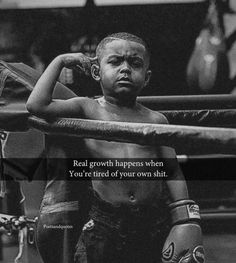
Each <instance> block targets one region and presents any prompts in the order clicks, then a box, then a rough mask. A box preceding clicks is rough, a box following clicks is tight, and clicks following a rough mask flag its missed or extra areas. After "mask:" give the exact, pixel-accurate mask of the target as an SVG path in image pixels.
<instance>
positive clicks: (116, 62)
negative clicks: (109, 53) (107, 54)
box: [108, 58, 120, 65]
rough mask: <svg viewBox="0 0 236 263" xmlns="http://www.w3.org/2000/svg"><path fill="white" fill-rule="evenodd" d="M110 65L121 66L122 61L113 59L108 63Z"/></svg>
mask: <svg viewBox="0 0 236 263" xmlns="http://www.w3.org/2000/svg"><path fill="white" fill-rule="evenodd" d="M108 63H110V64H112V65H119V64H120V59H117V58H116V59H111V60H109V61H108Z"/></svg>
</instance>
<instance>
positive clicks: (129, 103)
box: [104, 95, 136, 108]
mask: <svg viewBox="0 0 236 263" xmlns="http://www.w3.org/2000/svg"><path fill="white" fill-rule="evenodd" d="M104 101H105V102H107V103H109V104H112V105H114V106H118V107H127V108H134V107H136V97H135V98H129V99H118V98H114V97H111V96H107V95H104Z"/></svg>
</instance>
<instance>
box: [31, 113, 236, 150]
mask: <svg viewBox="0 0 236 263" xmlns="http://www.w3.org/2000/svg"><path fill="white" fill-rule="evenodd" d="M29 125H30V126H31V127H33V128H36V129H38V130H41V131H42V132H44V133H50V134H54V135H55V134H57V135H66V136H78V137H83V138H93V139H99V140H107V141H119V142H129V143H136V144H141V145H155V144H156V145H162V146H164V145H165V146H171V147H174V148H175V149H176V151H177V152H178V153H185V154H211V153H221V154H235V153H236V129H230V128H209V127H207V128H206V127H195V126H181V125H163V124H149V123H125V122H114V121H100V120H86V119H72V118H71V119H67V118H62V119H57V120H55V121H53V122H47V121H46V120H44V119H40V118H37V117H34V116H31V117H29Z"/></svg>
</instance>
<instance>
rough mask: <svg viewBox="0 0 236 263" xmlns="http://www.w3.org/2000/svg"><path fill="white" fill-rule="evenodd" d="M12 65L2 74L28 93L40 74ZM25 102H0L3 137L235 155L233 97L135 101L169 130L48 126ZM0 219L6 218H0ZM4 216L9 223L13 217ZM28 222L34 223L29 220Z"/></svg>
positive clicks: (104, 124) (94, 123)
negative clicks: (39, 136)
mask: <svg viewBox="0 0 236 263" xmlns="http://www.w3.org/2000/svg"><path fill="white" fill-rule="evenodd" d="M11 66H12V65H9V64H7V65H6V64H5V65H4V70H5V72H7V73H8V75H7V77H9V76H14V77H15V79H14V80H15V81H16V82H17V81H19V83H21V84H23V85H24V86H25V87H26V89H28V93H27V94H29V93H30V90H31V89H32V88H33V86H34V84H35V81H36V80H37V78H38V75H37V74H36V72H34V71H32V70H31V69H27V70H29V75H30V76H31V78H29V75H27V74H25V75H23V74H22V72H21V71H20V70H21V69H20V70H19V68H18V65H17V64H14V65H13V66H14V67H16V68H14V67H11ZM15 69H17V70H15ZM24 70H25V68H24ZM24 70H23V71H24ZM2 72H3V71H2ZM32 72H33V75H32ZM24 73H25V72H24ZM16 76H17V78H16ZM32 76H33V78H32ZM5 80H6V79H5ZM1 85H2V86H1V88H2V90H3V89H4V85H5V84H4V83H1ZM58 90H59V91H60V90H65V91H66V92H65V93H64V94H63V95H62V96H61V97H63V96H64V98H69V97H73V96H74V94H72V93H71V94H70V92H67V89H66V88H65V87H64V86H62V85H59V87H58ZM59 97H60V96H59ZM25 101H26V98H24V99H23V100H22V101H17V100H9V101H7V100H6V98H4V97H3V99H2V100H0V108H1V112H0V130H2V131H1V134H5V133H6V132H22V133H24V132H26V131H28V130H31V129H36V130H38V131H40V132H41V133H43V134H50V135H56V136H57V135H58V136H68V137H70V138H72V139H73V138H93V139H98V140H106V141H116V142H127V143H136V144H141V145H162V146H164V145H165V146H171V147H173V148H175V149H176V152H177V154H181V155H182V154H184V155H202V154H223V155H231V156H234V155H235V153H236V129H235V127H236V110H235V109H236V96H232V95H205V96H164V97H139V98H138V101H139V102H140V103H142V104H144V105H145V106H147V107H149V108H151V109H153V110H159V111H160V112H162V113H163V114H164V115H165V116H166V117H167V119H168V120H169V122H170V124H168V125H161V124H148V123H124V122H113V121H100V120H99V121H98V120H85V119H72V118H70V119H67V118H62V119H55V120H53V121H48V120H44V119H40V118H37V117H35V116H31V115H30V114H29V113H28V112H27V110H26V108H25ZM6 120H7V121H6ZM2 139H4V136H3V137H2ZM0 216H1V217H3V216H4V215H1V214H0ZM5 216H6V218H7V219H8V220H11V218H12V217H11V216H7V215H5ZM201 217H202V219H203V221H208V220H212V219H213V220H221V219H222V218H224V219H226V220H227V219H229V220H231V219H235V218H236V210H232V211H230V212H226V211H223V212H220V211H218V212H213V211H205V212H204V211H202V213H201ZM25 220H26V219H25ZM26 221H27V220H26ZM26 221H25V222H26ZM30 222H31V223H32V221H30ZM0 226H1V225H0ZM2 226H3V225H2Z"/></svg>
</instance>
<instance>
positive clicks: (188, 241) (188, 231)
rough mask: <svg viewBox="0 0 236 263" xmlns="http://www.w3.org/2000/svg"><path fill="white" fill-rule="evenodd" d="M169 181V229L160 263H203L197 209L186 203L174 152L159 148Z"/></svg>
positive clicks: (187, 196)
mask: <svg viewBox="0 0 236 263" xmlns="http://www.w3.org/2000/svg"><path fill="white" fill-rule="evenodd" d="M161 151H162V156H163V158H164V159H163V162H164V166H165V167H166V174H167V175H168V178H167V180H166V184H167V187H168V190H169V194H170V204H169V209H170V217H171V223H172V228H171V230H170V232H169V235H168V237H167V239H166V241H165V243H164V246H163V250H162V263H200V262H201V263H204V249H203V245H202V232H201V227H200V225H199V222H200V213H199V207H198V205H197V204H196V203H195V202H194V201H193V200H190V199H189V195H188V189H187V185H186V181H185V178H184V176H183V173H182V171H181V169H180V166H179V164H178V161H177V159H176V154H175V151H174V149H172V148H169V147H161Z"/></svg>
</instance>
